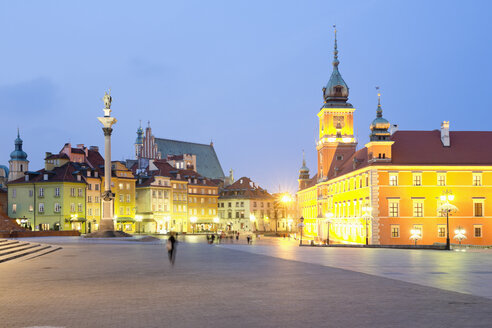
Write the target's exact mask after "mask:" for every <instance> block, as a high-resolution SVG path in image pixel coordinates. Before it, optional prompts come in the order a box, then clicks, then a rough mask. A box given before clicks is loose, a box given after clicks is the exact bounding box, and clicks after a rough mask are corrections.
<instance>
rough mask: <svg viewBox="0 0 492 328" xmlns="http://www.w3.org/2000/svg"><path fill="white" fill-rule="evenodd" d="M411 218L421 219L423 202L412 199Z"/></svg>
mask: <svg viewBox="0 0 492 328" xmlns="http://www.w3.org/2000/svg"><path fill="white" fill-rule="evenodd" d="M413 216H414V217H423V216H424V200H423V199H414V200H413Z"/></svg>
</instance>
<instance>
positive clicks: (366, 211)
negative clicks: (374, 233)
mask: <svg viewBox="0 0 492 328" xmlns="http://www.w3.org/2000/svg"><path fill="white" fill-rule="evenodd" d="M362 212H364V214H363V215H362V218H363V219H365V220H366V245H369V233H368V222H367V221H368V220H371V219H373V217H372V215H371V212H372V207H370V206H362Z"/></svg>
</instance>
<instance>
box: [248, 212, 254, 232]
mask: <svg viewBox="0 0 492 328" xmlns="http://www.w3.org/2000/svg"><path fill="white" fill-rule="evenodd" d="M249 220H250V221H251V224H252V225H253V228H256V223H255V222H256V216H255V215H254V214H251V215H250V216H249ZM251 230H253V231H254V230H256V229H251Z"/></svg>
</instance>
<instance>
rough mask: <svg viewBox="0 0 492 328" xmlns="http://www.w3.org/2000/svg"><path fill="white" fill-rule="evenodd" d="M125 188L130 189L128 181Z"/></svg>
mask: <svg viewBox="0 0 492 328" xmlns="http://www.w3.org/2000/svg"><path fill="white" fill-rule="evenodd" d="M160 182H161V181H159V184H160ZM126 190H130V184H129V183H127V184H126Z"/></svg>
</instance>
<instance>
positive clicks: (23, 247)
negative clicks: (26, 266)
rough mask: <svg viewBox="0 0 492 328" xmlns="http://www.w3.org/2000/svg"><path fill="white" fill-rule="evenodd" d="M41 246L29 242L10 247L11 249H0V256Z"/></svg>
mask: <svg viewBox="0 0 492 328" xmlns="http://www.w3.org/2000/svg"><path fill="white" fill-rule="evenodd" d="M39 246H40V245H39V244H28V243H26V244H19V245H18V246H16V247H14V248H10V249H7V250H4V251H1V250H0V257H2V256H5V255H9V254H13V253H18V252H23V251H25V250H28V249H31V248H35V247H39Z"/></svg>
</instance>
